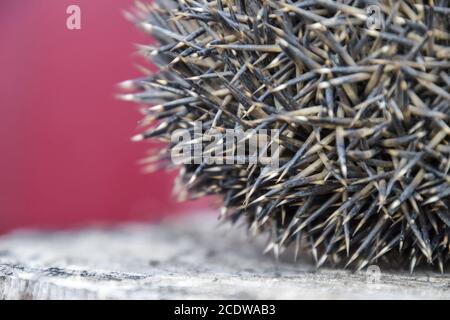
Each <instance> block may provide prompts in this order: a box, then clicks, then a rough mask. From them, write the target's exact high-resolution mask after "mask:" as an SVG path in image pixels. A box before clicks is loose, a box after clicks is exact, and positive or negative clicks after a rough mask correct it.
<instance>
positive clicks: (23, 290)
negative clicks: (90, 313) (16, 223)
mask: <svg viewBox="0 0 450 320" xmlns="http://www.w3.org/2000/svg"><path fill="white" fill-rule="evenodd" d="M259 240H260V241H258V240H252V238H251V237H250V236H248V235H247V233H246V231H245V229H244V228H243V227H241V228H231V227H230V226H228V225H223V226H218V222H217V220H216V219H215V216H214V215H195V216H188V217H184V218H181V219H179V218H178V219H177V220H172V221H167V222H164V223H162V224H159V225H126V226H123V227H120V228H115V229H112V230H102V229H95V228H92V229H87V230H82V231H72V232H54V233H37V232H20V233H16V234H13V235H9V236H4V237H2V238H0V299H431V298H437V299H448V298H450V291H449V288H450V277H449V276H448V275H441V274H439V273H434V272H432V271H419V272H416V273H415V274H413V275H410V274H409V273H402V272H394V273H392V272H386V271H384V270H381V273H379V274H378V273H376V274H375V275H374V274H372V273H368V272H366V271H364V272H359V273H352V272H349V271H344V270H332V269H320V270H319V271H316V270H315V268H314V266H312V265H310V264H309V263H307V262H304V261H303V262H297V263H293V262H290V261H284V262H279V263H278V264H277V263H276V262H275V259H274V258H273V256H271V255H266V256H264V255H262V253H261V252H262V250H263V248H264V246H263V244H264V243H263V241H262V240H263V239H259ZM371 271H372V270H371ZM375 271H376V270H375Z"/></svg>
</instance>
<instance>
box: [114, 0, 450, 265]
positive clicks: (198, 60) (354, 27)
mask: <svg viewBox="0 0 450 320" xmlns="http://www.w3.org/2000/svg"><path fill="white" fill-rule="evenodd" d="M449 3H450V2H449V1H447V0H429V1H426V0H423V1H413V0H403V1H402V0H399V1H393V0H386V1H375V0H366V1H364V0H360V1H358V0H341V1H332V0H314V1H309V0H304V1H295V0H281V1H276V0H156V1H153V2H151V3H140V2H138V3H137V4H136V7H135V8H134V9H133V10H132V12H130V13H128V18H129V19H131V20H132V21H133V22H134V23H135V24H136V25H137V26H138V27H139V28H141V29H142V30H143V31H144V32H147V33H148V34H150V35H151V36H152V37H153V39H155V40H156V42H157V45H155V46H153V45H142V46H139V49H140V51H141V52H142V53H143V54H144V55H145V56H146V57H148V58H150V60H151V61H152V62H153V63H155V64H156V65H157V66H158V68H159V71H158V72H157V73H156V74H148V75H147V76H145V77H142V78H140V79H137V80H130V81H126V82H124V83H122V87H123V88H124V89H127V90H129V92H128V93H126V94H124V95H122V97H123V98H124V99H125V100H130V101H135V102H138V103H140V104H141V105H142V106H143V112H144V114H145V118H144V120H143V122H142V124H143V126H144V129H143V133H142V134H139V135H138V136H136V137H134V140H143V139H155V138H156V139H160V140H162V141H165V142H166V144H165V145H166V147H165V148H163V149H161V150H159V153H158V154H156V155H154V156H152V157H151V159H149V161H152V167H157V168H159V167H167V166H173V165H174V163H175V165H176V166H178V167H180V176H179V178H178V181H177V185H178V188H179V189H180V190H178V192H180V193H181V192H182V191H181V189H183V190H185V191H186V194H188V196H189V197H201V196H204V195H219V196H220V197H221V199H222V201H223V208H222V210H221V216H222V218H223V219H226V220H231V221H233V222H234V221H237V220H239V219H242V220H245V221H246V222H247V223H248V227H249V230H251V231H252V232H254V233H259V232H267V234H268V235H270V241H269V245H268V250H273V251H274V252H275V254H276V255H278V254H279V253H280V252H282V251H283V250H285V249H286V248H288V247H290V248H291V247H292V248H293V249H295V251H296V252H299V251H307V252H310V253H311V254H312V257H313V258H314V259H315V261H316V264H317V266H321V265H323V264H324V263H329V264H331V265H335V266H344V267H349V268H351V269H354V270H359V269H362V268H364V267H367V266H368V265H370V264H373V263H386V262H387V263H389V264H390V265H394V264H396V265H397V264H400V266H407V267H409V268H410V269H411V271H412V270H413V269H414V267H415V266H416V265H419V264H430V265H433V266H436V267H437V268H439V269H440V270H441V271H443V270H444V269H445V267H446V265H448V260H449V258H450V254H449V249H450V239H449V237H450V209H449V208H450V174H449V169H450V127H449V125H450V75H449V71H450V5H449ZM230 131H231V132H243V134H242V135H241V136H240V138H237V139H234V138H233V139H232V142H234V143H230V141H228V140H227V139H225V136H226V134H228V133H229V132H230ZM272 133H274V134H272ZM174 137H175V138H174ZM180 137H181V138H180ZM186 137H187V138H186ZM211 137H213V139H208V138H211ZM255 138H256V139H255ZM251 141H252V142H251ZM264 141H265V142H266V143H265V144H264V143H261V142H264ZM261 146H263V147H262V148H261ZM180 150H184V151H186V150H187V151H188V153H189V156H188V157H186V154H184V156H183V157H182V158H181V161H180V159H178V161H174V154H179V151H180ZM255 150H256V151H259V152H260V153H261V155H267V157H261V158H260V154H259V153H257V152H256V151H255ZM191 151H192V153H191ZM213 154H214V157H212V155H213ZM269 154H270V155H271V156H270V157H269V156H268V155H269ZM212 158H213V159H212ZM263 158H264V159H265V160H267V158H270V159H269V160H270V161H263V160H264V159H263ZM274 159H275V160H276V161H273V160H274ZM180 186H181V187H180Z"/></svg>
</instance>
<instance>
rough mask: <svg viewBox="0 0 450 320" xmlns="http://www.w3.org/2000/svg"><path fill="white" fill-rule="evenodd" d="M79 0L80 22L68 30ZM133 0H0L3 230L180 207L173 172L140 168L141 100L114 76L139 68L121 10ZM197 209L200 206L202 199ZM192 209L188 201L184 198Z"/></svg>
mask: <svg viewBox="0 0 450 320" xmlns="http://www.w3.org/2000/svg"><path fill="white" fill-rule="evenodd" d="M71 4H77V5H79V6H80V7H81V12H82V16H81V21H82V30H75V31H69V30H67V29H66V19H67V14H66V8H67V6H69V5H71ZM131 5H132V1H131V0H114V1H111V0H78V1H76V0H20V1H17V0H1V1H0V40H1V41H0V232H5V231H8V230H12V229H15V228H19V227H20V228H22V227H40V228H66V227H78V226H83V225H85V224H88V223H107V224H110V223H116V222H121V221H128V220H147V219H153V220H154V219H156V218H160V217H162V216H166V215H168V214H171V213H174V212H179V211H180V208H181V205H180V204H176V203H175V201H174V200H173V199H172V198H171V189H172V183H173V181H172V177H173V176H174V173H172V174H168V173H166V172H158V173H155V174H151V175H144V174H142V173H141V168H140V167H139V165H138V164H137V161H138V160H139V159H141V158H142V157H143V156H144V155H145V153H146V150H147V148H148V147H149V145H148V144H146V143H138V144H136V143H131V142H130V140H129V139H130V137H131V136H132V135H134V134H136V133H137V132H136V129H135V128H136V124H137V121H138V120H139V119H140V115H139V113H138V112H137V109H138V108H137V106H135V105H133V104H130V103H126V102H121V101H117V100H116V99H115V98H114V94H115V93H117V89H116V87H115V84H117V83H118V82H120V81H122V80H126V79H130V78H134V77H137V76H139V74H140V73H139V71H138V70H137V69H136V68H134V67H133V65H134V63H137V62H139V59H138V58H137V57H136V56H133V54H132V53H133V52H134V51H135V48H134V46H133V44H134V43H148V38H147V37H145V36H144V35H143V34H141V33H140V32H139V31H138V30H136V29H135V28H134V26H133V25H131V24H130V23H129V22H128V21H126V20H125V19H124V18H123V15H122V10H124V9H127V8H130V6H131ZM190 206H191V208H198V207H199V206H201V204H195V205H193V206H192V204H190ZM183 209H184V210H186V205H183Z"/></svg>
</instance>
